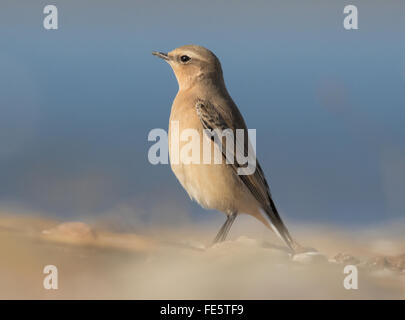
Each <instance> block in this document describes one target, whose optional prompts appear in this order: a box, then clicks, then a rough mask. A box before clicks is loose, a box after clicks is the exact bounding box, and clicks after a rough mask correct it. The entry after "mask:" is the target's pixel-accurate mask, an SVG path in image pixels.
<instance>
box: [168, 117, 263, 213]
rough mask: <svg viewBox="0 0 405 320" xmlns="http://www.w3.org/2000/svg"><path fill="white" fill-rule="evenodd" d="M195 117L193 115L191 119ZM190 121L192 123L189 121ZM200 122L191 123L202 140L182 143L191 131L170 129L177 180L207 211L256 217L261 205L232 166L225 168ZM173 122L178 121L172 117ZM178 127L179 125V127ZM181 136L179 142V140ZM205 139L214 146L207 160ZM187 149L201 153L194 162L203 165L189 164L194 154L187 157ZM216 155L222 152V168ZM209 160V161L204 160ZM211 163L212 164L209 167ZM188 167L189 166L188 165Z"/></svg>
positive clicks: (173, 127)
mask: <svg viewBox="0 0 405 320" xmlns="http://www.w3.org/2000/svg"><path fill="white" fill-rule="evenodd" d="M191 116H192V115H191ZM188 120H190V119H188ZM196 120H198V121H194V122H193V121H187V122H186V123H187V124H189V125H190V126H191V127H192V128H193V129H197V131H198V134H199V139H192V138H191V137H190V138H189V139H188V140H187V141H181V139H180V136H181V133H182V131H183V130H185V129H190V128H188V127H185V126H183V125H182V123H181V121H179V123H178V128H179V132H176V130H177V128H176V127H175V126H174V125H173V124H174V123H173V122H171V125H169V156H170V165H171V168H172V170H173V172H174V174H175V175H176V177H177V179H178V180H179V182H180V183H181V185H182V186H183V188H184V189H185V190H186V191H187V193H188V195H189V196H190V198H191V199H193V200H195V201H197V202H198V203H199V204H200V205H201V206H203V207H204V208H207V209H214V210H218V211H222V212H225V213H227V214H230V213H232V212H240V213H242V212H244V213H250V214H253V215H256V211H257V203H256V200H255V199H253V196H252V195H251V194H250V192H249V191H248V190H247V188H246V187H245V186H244V185H243V184H242V183H241V180H240V179H239V177H238V176H237V175H235V174H234V172H233V170H232V168H231V167H230V165H227V164H225V160H224V159H223V158H222V155H221V151H220V150H219V149H218V146H217V145H215V144H214V143H213V142H211V140H210V139H209V138H207V136H205V135H204V133H203V128H202V126H201V125H200V122H199V119H198V118H197V119H196ZM171 121H178V120H174V119H173V117H171ZM176 125H177V124H176ZM174 136H178V138H179V139H177V137H174ZM203 139H206V142H207V141H208V143H210V144H211V151H210V155H211V156H210V157H207V156H206V158H204V155H203V154H204V152H206V150H205V149H204V148H206V147H207V143H206V144H205V145H204V143H203ZM184 147H186V148H187V150H189V151H190V152H194V151H196V150H199V155H198V157H196V158H194V160H197V161H199V163H187V160H188V161H190V158H191V157H190V152H188V153H185V152H183V151H184V149H183V148H184ZM215 152H218V154H219V155H221V156H220V158H221V160H222V164H217V163H215V160H218V158H216V159H215ZM204 159H205V160H204ZM207 159H210V160H209V163H206V161H207ZM186 163H187V164H186Z"/></svg>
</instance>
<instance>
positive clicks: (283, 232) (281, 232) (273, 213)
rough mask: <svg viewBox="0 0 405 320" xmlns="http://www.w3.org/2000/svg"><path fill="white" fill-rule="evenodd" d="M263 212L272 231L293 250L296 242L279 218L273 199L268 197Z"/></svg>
mask: <svg viewBox="0 0 405 320" xmlns="http://www.w3.org/2000/svg"><path fill="white" fill-rule="evenodd" d="M263 212H264V213H265V215H266V216H267V217H268V218H269V220H270V226H271V228H272V229H273V231H274V233H275V234H276V235H277V236H278V237H279V238H280V239H281V240H283V241H284V242H285V243H286V244H287V246H288V247H289V248H290V249H291V250H292V251H293V252H295V248H296V243H295V241H294V240H293V238H292V237H291V235H290V233H289V232H288V229H287V227H286V226H285V224H284V223H283V220H281V217H280V215H279V214H278V211H277V208H276V206H275V204H274V201H273V199H271V197H270V205H269V206H268V207H266V208H263Z"/></svg>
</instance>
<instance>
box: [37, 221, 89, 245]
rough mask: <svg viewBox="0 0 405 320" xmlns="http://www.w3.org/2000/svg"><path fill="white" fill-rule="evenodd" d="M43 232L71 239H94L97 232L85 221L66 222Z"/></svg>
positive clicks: (47, 234)
mask: <svg viewBox="0 0 405 320" xmlns="http://www.w3.org/2000/svg"><path fill="white" fill-rule="evenodd" d="M42 234H44V235H46V236H51V237H58V238H59V237H63V238H66V239H70V240H80V241H82V240H94V239H95V238H96V233H95V232H94V231H93V229H92V228H91V227H90V226H88V225H87V224H85V223H83V222H65V223H61V224H59V225H57V226H56V227H54V228H52V229H49V230H44V231H42Z"/></svg>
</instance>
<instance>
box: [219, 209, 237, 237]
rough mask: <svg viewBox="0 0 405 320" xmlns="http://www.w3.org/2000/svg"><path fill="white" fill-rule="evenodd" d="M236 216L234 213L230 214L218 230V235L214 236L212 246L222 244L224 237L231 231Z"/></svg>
mask: <svg viewBox="0 0 405 320" xmlns="http://www.w3.org/2000/svg"><path fill="white" fill-rule="evenodd" d="M237 215H238V214H237V213H236V212H234V213H231V214H230V215H229V216H228V217H227V219H226V221H225V223H224V224H223V225H222V227H221V229H219V231H218V234H217V235H216V237H215V239H214V244H215V243H218V242H222V241H224V240H225V239H226V236H227V235H228V232H229V230H230V229H231V226H232V224H233V222H234V221H235V219H236V216H237Z"/></svg>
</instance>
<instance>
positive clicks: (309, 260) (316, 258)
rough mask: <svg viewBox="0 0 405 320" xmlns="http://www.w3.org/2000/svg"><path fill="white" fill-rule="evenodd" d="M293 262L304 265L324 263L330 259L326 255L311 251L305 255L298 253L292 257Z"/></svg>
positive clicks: (304, 253)
mask: <svg viewBox="0 0 405 320" xmlns="http://www.w3.org/2000/svg"><path fill="white" fill-rule="evenodd" d="M292 261H294V262H299V263H302V264H313V263H324V262H327V261H328V259H327V258H326V256H325V255H323V254H322V253H319V252H314V251H309V252H303V253H297V254H294V255H293V256H292Z"/></svg>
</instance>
